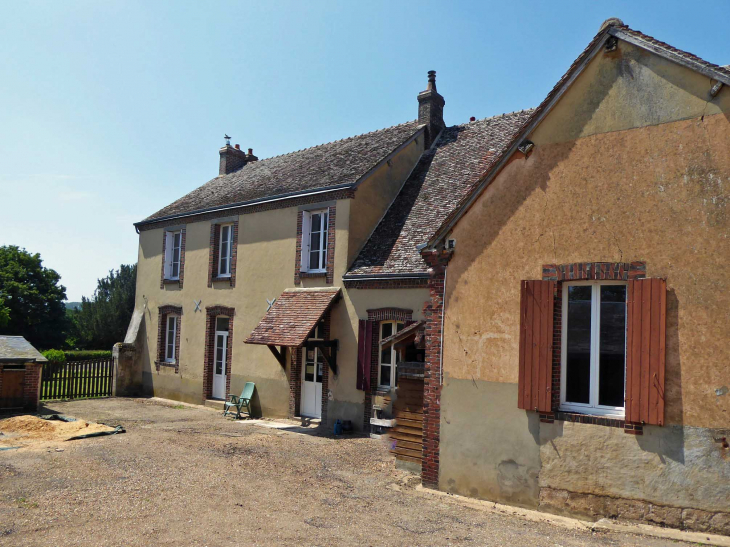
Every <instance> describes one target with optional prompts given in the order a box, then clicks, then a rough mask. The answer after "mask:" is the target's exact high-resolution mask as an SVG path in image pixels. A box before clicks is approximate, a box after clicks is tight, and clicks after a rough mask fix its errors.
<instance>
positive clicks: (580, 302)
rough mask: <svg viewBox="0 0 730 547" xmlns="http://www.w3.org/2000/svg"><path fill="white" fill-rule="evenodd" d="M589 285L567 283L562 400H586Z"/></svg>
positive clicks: (589, 312)
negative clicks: (564, 369) (566, 320)
mask: <svg viewBox="0 0 730 547" xmlns="http://www.w3.org/2000/svg"><path fill="white" fill-rule="evenodd" d="M591 294H592V287H591V286H590V285H578V286H574V285H573V286H568V325H567V335H568V340H567V343H566V354H567V355H566V382H565V400H566V401H567V402H569V403H585V404H588V403H589V402H590V389H591Z"/></svg>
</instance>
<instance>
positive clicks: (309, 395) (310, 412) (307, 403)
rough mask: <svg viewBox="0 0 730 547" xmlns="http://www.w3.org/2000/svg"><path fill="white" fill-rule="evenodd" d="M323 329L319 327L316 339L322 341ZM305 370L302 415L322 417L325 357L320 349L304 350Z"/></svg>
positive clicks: (303, 374)
mask: <svg viewBox="0 0 730 547" xmlns="http://www.w3.org/2000/svg"><path fill="white" fill-rule="evenodd" d="M320 329H321V327H320V326H317V329H316V333H315V337H316V338H317V339H321V330H320ZM302 351H303V352H304V370H303V371H302V402H301V409H300V413H301V415H302V416H307V417H308V418H321V417H322V374H323V373H324V357H322V350H320V349H316V348H315V349H307V348H304V349H302Z"/></svg>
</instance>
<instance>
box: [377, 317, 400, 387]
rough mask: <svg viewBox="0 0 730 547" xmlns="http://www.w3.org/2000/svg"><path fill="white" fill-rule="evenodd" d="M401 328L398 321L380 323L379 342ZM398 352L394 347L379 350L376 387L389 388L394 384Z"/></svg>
mask: <svg viewBox="0 0 730 547" xmlns="http://www.w3.org/2000/svg"><path fill="white" fill-rule="evenodd" d="M402 328H403V323H401V322H400V321H383V322H381V323H380V338H379V341H382V340H385V339H386V338H389V337H390V336H393V335H394V334H395V333H396V332H398V331H400V330H401V329H402ZM398 359H399V357H398V352H397V351H396V349H395V346H390V347H388V348H381V349H380V359H379V367H378V386H379V387H381V388H391V387H393V386H395V384H396V376H395V374H396V366H397V364H398Z"/></svg>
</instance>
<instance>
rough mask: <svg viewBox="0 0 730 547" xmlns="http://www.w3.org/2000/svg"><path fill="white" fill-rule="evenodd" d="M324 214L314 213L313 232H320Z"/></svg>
mask: <svg viewBox="0 0 730 547" xmlns="http://www.w3.org/2000/svg"><path fill="white" fill-rule="evenodd" d="M321 223H322V216H321V215H320V214H319V213H314V214H313V215H312V232H319V229H320V226H321V225H322V224H321Z"/></svg>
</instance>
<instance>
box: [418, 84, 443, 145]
mask: <svg viewBox="0 0 730 547" xmlns="http://www.w3.org/2000/svg"><path fill="white" fill-rule="evenodd" d="M445 104H446V101H444V98H443V97H442V96H441V95H440V94H439V92H438V91H436V71H435V70H429V71H428V86H427V87H426V91H421V92H420V93H419V94H418V123H419V124H424V125H426V126H427V127H426V148H428V147H430V146H431V144H433V141H434V140H435V139H436V137H437V136H438V134H439V133H440V132H441V130H442V129H443V128H444V127H446V125H445V124H444V105H445Z"/></svg>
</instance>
